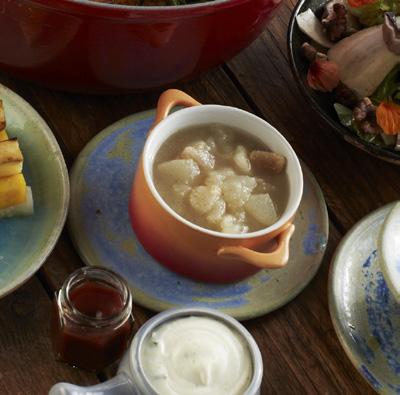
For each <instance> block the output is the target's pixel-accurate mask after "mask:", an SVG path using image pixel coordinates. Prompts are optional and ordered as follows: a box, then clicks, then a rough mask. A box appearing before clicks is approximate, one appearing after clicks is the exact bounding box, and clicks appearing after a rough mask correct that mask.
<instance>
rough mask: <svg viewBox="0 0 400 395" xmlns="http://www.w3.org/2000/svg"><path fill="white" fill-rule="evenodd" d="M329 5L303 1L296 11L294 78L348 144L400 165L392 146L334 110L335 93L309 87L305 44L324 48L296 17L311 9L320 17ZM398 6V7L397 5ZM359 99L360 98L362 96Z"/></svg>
mask: <svg viewBox="0 0 400 395" xmlns="http://www.w3.org/2000/svg"><path fill="white" fill-rule="evenodd" d="M382 1H383V0H377V1H376V4H377V5H378V3H380V2H382ZM385 1H386V0H385ZM326 3H327V1H326V0H301V1H299V3H298V4H297V6H296V7H295V9H294V11H293V14H292V17H291V20H290V24H289V29H288V37H287V46H288V55H289V61H290V66H291V69H292V73H293V76H294V79H295V81H296V83H297V85H298V87H299V89H300V91H301V93H302V95H303V96H304V97H305V98H306V99H307V100H308V102H309V103H310V104H311V106H312V108H313V109H314V110H315V112H317V113H318V114H319V116H320V117H321V118H322V119H324V121H325V122H326V123H327V124H328V125H329V127H330V128H331V129H332V130H334V131H335V132H336V133H337V134H338V135H339V136H341V137H342V138H343V139H344V140H345V141H347V142H349V143H351V144H352V145H354V146H356V147H357V148H359V149H361V150H363V151H365V152H367V153H368V154H370V155H372V156H375V157H377V158H380V159H382V160H384V161H387V162H391V163H394V164H400V152H399V151H396V150H395V149H394V148H393V147H389V146H387V145H386V144H385V142H384V141H383V142H381V141H376V142H373V141H372V140H373V138H372V137H371V136H367V135H363V134H362V133H359V131H357V130H355V129H353V125H354V124H352V113H351V110H350V111H348V110H347V109H345V108H344V107H342V106H340V105H339V106H337V105H336V106H337V108H336V110H335V101H336V100H335V95H334V93H330V92H328V93H325V92H320V91H317V90H314V89H312V88H311V87H310V85H309V83H308V81H307V74H308V70H309V65H310V62H309V61H308V60H307V59H306V58H305V57H304V56H303V51H302V44H303V43H305V42H308V43H313V44H312V45H314V46H315V47H316V49H317V50H319V51H320V50H321V48H322V47H320V46H318V45H315V43H314V41H313V40H312V38H310V37H309V35H306V34H304V33H303V31H302V30H301V29H300V27H299V25H298V22H297V18H298V16H299V15H300V14H302V13H304V12H305V11H307V10H308V9H310V10H312V11H313V12H314V13H315V15H316V16H317V17H318V16H321V15H322V12H323V10H322V8H323V5H325V4H326ZM394 3H395V2H394ZM395 7H398V6H396V5H395ZM397 20H399V19H397ZM397 23H398V22H397ZM350 37H351V36H350ZM322 50H323V52H327V50H326V49H324V48H322ZM360 65H361V64H360ZM397 74H399V73H397ZM388 78H389V75H388V76H387V77H386V78H385V80H384V81H383V82H382V83H381V84H380V87H379V88H378V89H377V90H376V91H375V92H374V95H376V92H377V91H379V90H381V88H382V86H383V85H384V84H385V83H386V85H387V80H388ZM368 96H370V95H368ZM362 97H364V96H362ZM371 97H372V95H371ZM359 98H361V96H360V97H359Z"/></svg>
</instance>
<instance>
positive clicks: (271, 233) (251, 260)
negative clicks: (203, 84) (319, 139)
mask: <svg viewBox="0 0 400 395" xmlns="http://www.w3.org/2000/svg"><path fill="white" fill-rule="evenodd" d="M176 105H183V106H186V107H188V108H184V109H182V110H179V111H177V112H174V113H173V114H171V115H169V112H170V110H171V109H172V108H173V107H174V106H176ZM205 123H221V124H225V125H227V126H233V127H236V128H239V129H242V130H243V131H245V132H246V133H249V134H250V135H252V136H255V137H257V138H258V139H259V140H262V141H263V142H264V143H265V144H266V145H267V146H268V147H269V148H270V149H271V150H272V151H274V152H277V153H279V154H282V155H284V156H285V157H286V159H287V166H286V174H287V177H288V181H289V198H288V203H287V205H286V209H285V210H284V212H283V213H282V215H281V216H280V218H279V220H278V221H277V222H276V223H275V224H273V225H271V226H269V227H267V228H264V229H261V230H258V231H256V232H251V233H245V234H228V233H222V232H217V231H213V230H210V229H205V228H202V227H200V226H198V225H196V224H193V223H191V222H189V221H188V220H186V219H185V218H183V217H181V216H180V215H179V214H177V213H176V212H175V211H173V210H172V209H171V208H170V207H169V206H168V205H167V204H166V203H165V201H164V200H163V199H162V197H161V196H160V194H159V193H158V192H157V190H156V187H155V185H154V182H153V178H152V174H153V162H154V158H155V156H156V154H157V152H158V150H159V149H160V147H161V146H162V144H163V143H164V142H165V141H166V140H167V139H168V138H169V137H170V136H171V135H173V134H174V133H176V132H177V131H179V130H181V129H184V128H187V127H190V126H194V125H199V124H205ZM302 193H303V175H302V171H301V167H300V163H299V160H298V158H297V156H296V154H295V152H294V151H293V149H292V147H291V146H290V144H289V143H288V142H287V141H286V139H285V138H284V137H283V136H282V135H281V134H280V133H279V132H278V131H277V130H276V129H274V128H273V127H272V126H271V125H269V124H268V123H267V122H265V121H264V120H262V119H261V118H258V117H256V116H255V115H253V114H250V113H248V112H246V111H243V110H240V109H237V108H233V107H226V106H219V105H200V103H198V102H197V101H196V100H194V99H193V98H191V97H190V96H188V95H187V94H185V93H183V92H181V91H178V90H175V89H171V90H168V91H166V92H164V93H163V94H162V95H161V97H160V99H159V102H158V106H157V114H156V120H155V123H154V125H153V127H152V130H151V132H150V134H149V136H148V138H147V141H146V144H145V147H144V150H143V153H142V157H141V160H140V164H139V166H138V169H137V171H136V176H135V181H134V184H133V187H132V193H131V197H130V202H129V212H130V217H131V222H132V226H133V229H134V231H135V233H136V235H137V237H138V239H139V240H140V242H141V243H142V245H143V246H144V248H145V249H146V250H147V251H148V252H149V253H150V254H151V255H152V256H153V257H154V258H155V259H156V260H157V261H158V262H159V263H161V264H163V265H165V266H166V267H168V268H169V269H171V270H173V271H175V272H177V273H180V274H182V275H185V276H188V277H191V278H193V279H196V280H201V281H208V282H221V283H222V282H233V281H238V280H241V279H243V278H245V277H248V276H250V275H252V274H254V273H256V272H257V271H259V270H261V269H278V268H281V267H283V266H285V265H286V263H287V261H288V259H289V240H290V237H291V235H292V234H293V231H294V225H293V224H292V220H293V217H294V215H295V213H296V211H297V209H298V207H299V204H300V200H301V197H302Z"/></svg>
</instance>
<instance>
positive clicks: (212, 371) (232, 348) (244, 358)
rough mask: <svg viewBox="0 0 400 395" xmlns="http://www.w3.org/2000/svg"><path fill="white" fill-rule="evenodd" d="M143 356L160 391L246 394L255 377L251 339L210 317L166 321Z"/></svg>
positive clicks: (172, 394)
mask: <svg viewBox="0 0 400 395" xmlns="http://www.w3.org/2000/svg"><path fill="white" fill-rule="evenodd" d="M140 360H141V364H142V367H143V371H144V374H145V377H146V379H147V380H148V382H149V383H150V384H151V386H152V387H153V388H154V390H155V391H156V392H157V394H160V395H242V394H244V393H245V392H246V390H247V388H248V387H249V385H250V382H251V379H252V376H253V367H252V358H251V354H250V350H249V348H248V345H247V342H246V340H245V339H244V338H243V337H242V336H241V335H240V334H239V333H238V332H236V331H235V330H233V329H231V328H230V327H229V326H227V325H225V324H224V323H222V322H220V321H218V320H215V319H212V318H208V317H195V316H192V317H185V318H179V319H176V320H174V321H171V322H166V323H164V324H162V325H161V326H160V327H158V328H156V329H155V330H153V331H152V333H151V335H150V336H148V337H147V339H145V341H144V343H143V346H142V350H141V355H140Z"/></svg>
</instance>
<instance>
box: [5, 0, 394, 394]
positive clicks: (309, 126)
mask: <svg viewBox="0 0 400 395" xmlns="http://www.w3.org/2000/svg"><path fill="white" fill-rule="evenodd" d="M287 4H288V5H287V6H285V7H286V8H283V9H282V10H281V12H280V13H279V14H278V15H277V18H276V19H275V20H274V21H273V22H272V24H271V26H270V30H269V31H268V32H266V33H265V34H264V35H263V37H262V38H261V39H260V40H258V41H257V42H256V43H255V44H254V45H253V46H252V47H250V48H249V49H248V50H247V51H245V52H244V53H243V54H242V55H240V56H239V57H237V58H236V59H235V60H233V61H232V62H230V63H229V68H227V69H223V68H219V69H216V70H214V71H212V72H210V73H208V74H207V75H205V76H204V77H203V78H201V79H199V80H197V81H195V82H192V83H187V84H183V85H181V86H180V88H181V89H184V90H186V91H187V92H188V93H189V94H191V95H193V96H194V97H196V98H197V99H198V100H200V101H201V102H204V103H220V104H226V105H233V106H237V107H240V108H243V109H247V110H248V109H252V110H253V111H255V112H256V113H257V114H259V115H261V116H263V117H264V118H266V119H267V120H269V121H270V122H271V123H273V124H274V125H276V126H277V127H278V128H279V129H280V130H281V131H283V132H284V134H285V135H286V136H287V138H288V139H289V140H290V141H291V143H292V144H293V145H294V147H295V148H296V150H297V151H298V152H299V153H300V155H301V156H302V157H303V158H304V159H305V160H306V162H307V163H308V164H309V165H311V168H312V170H313V171H315V173H316V175H317V178H318V179H319V181H320V182H321V183H322V186H323V189H324V192H325V193H326V196H327V200H328V203H329V205H330V208H331V210H332V212H333V213H334V214H335V216H336V217H337V219H338V220H339V226H343V227H344V228H346V227H348V226H350V225H351V224H352V223H353V222H354V221H355V217H356V214H354V208H357V210H358V211H357V210H356V213H357V215H358V214H359V213H361V212H363V211H365V212H367V211H369V210H370V208H371V206H373V204H375V203H376V200H372V201H371V200H370V197H371V195H374V193H373V192H369V189H368V188H367V187H369V184H368V183H367V182H364V181H363V180H362V177H360V174H359V172H357V171H356V170H357V169H358V168H360V167H356V165H358V166H361V164H362V165H363V166H366V167H367V168H368V171H370V169H369V167H371V166H372V165H368V164H365V163H364V162H365V155H364V154H362V153H359V152H357V151H356V150H354V152H355V158H354V157H353V149H352V148H351V147H349V146H347V145H345V144H344V143H342V142H340V141H339V140H338V139H337V138H336V137H335V136H333V135H332V134H331V133H330V132H328V131H326V130H325V128H324V126H323V125H322V123H321V122H319V121H318V120H317V119H316V117H315V116H314V115H313V114H312V113H311V112H310V110H309V109H308V108H307V106H305V105H304V103H303V102H300V103H302V104H301V106H299V105H298V101H297V100H298V99H299V93H298V92H297V88H296V86H295V85H294V83H293V81H292V79H291V75H290V73H289V69H288V66H287V64H286V59H285V50H284V40H285V27H286V24H287V19H288V14H289V7H291V6H292V5H290V3H289V2H288V3H287ZM231 78H232V79H233V81H234V82H235V83H236V86H235V84H234V83H232V80H231ZM0 82H4V83H5V84H6V85H8V86H10V87H11V88H12V89H14V90H15V91H17V93H19V94H21V95H22V96H23V97H24V98H26V99H27V100H28V101H29V102H30V103H31V104H32V105H33V106H34V107H35V108H36V109H37V110H38V111H39V113H41V114H42V116H43V117H44V118H45V120H46V121H47V122H48V123H49V125H50V127H51V128H52V129H53V131H54V133H55V134H56V137H57V139H58V141H59V142H60V145H61V147H62V150H63V152H64V154H65V156H66V159H67V162H68V165H71V164H72V162H73V160H74V159H75V157H76V156H77V154H78V153H79V152H80V150H81V149H82V148H83V146H84V145H85V144H86V143H87V142H88V141H89V140H90V139H91V138H92V137H93V136H94V135H95V134H96V133H98V132H99V131H100V130H102V129H103V128H104V127H106V126H108V125H109V124H111V123H112V122H114V121H116V120H118V119H120V118H121V117H123V116H126V115H129V114H131V113H134V112H137V111H141V110H145V109H149V108H153V107H154V106H155V104H156V100H157V96H158V94H159V91H155V92H152V93H148V94H138V95H129V96H120V97H93V96H84V95H71V94H65V93H60V92H53V91H49V90H46V89H42V88H39V87H36V86H33V85H31V84H28V83H25V82H20V81H15V80H12V79H8V78H6V77H4V76H0ZM335 152H340V153H341V154H340V156H339V155H337V154H335ZM354 161H355V162H354ZM321 162H322V163H321ZM336 162H340V163H336ZM372 162H373V160H372ZM335 166H338V167H337V168H338V169H339V170H340V171H341V172H342V171H343V169H345V168H346V166H350V167H351V170H350V172H349V173H348V174H350V175H351V176H352V179H351V181H349V180H347V182H345V181H346V180H344V179H345V177H344V175H343V174H336V173H337V171H336V168H335ZM368 166H369V167H368ZM376 166H378V167H379V165H378V164H377V165H376ZM372 167H373V166H372ZM361 168H363V169H364V167H361ZM373 171H374V172H375V173H376V174H378V173H379V171H378V170H373ZM376 174H375V175H374V177H375V176H376ZM355 178H357V180H358V179H360V183H359V185H358V186H355V183H354V182H353V181H354V179H355ZM372 179H374V178H372ZM338 182H341V183H342V184H340V183H339V186H337V183H338ZM348 184H351V186H352V187H351V188H350V189H348V190H349V192H348V194H344V192H345V191H346V188H348V187H349V185H348ZM353 184H354V185H353ZM337 188H338V189H339V190H340V191H337V190H336V189H337ZM394 192H395V188H394V189H393V191H390V187H389V188H383V189H382V192H381V193H382V194H385V196H386V198H390V196H391V193H394ZM350 193H351V195H350ZM375 194H376V193H375ZM348 196H352V198H351V199H348ZM358 196H359V197H360V198H357V197H358ZM375 199H376V198H375ZM340 236H341V235H340V233H339V232H338V231H337V230H336V228H335V227H332V229H331V241H330V247H329V252H328V253H327V255H326V258H325V260H324V264H323V267H322V269H321V270H320V272H319V273H318V275H317V277H316V278H315V279H314V281H313V282H312V283H311V285H310V286H309V287H308V288H307V289H306V290H305V291H304V292H303V293H302V294H301V295H300V296H299V297H298V298H297V299H295V300H294V301H293V302H291V303H290V304H288V305H287V306H285V307H284V308H282V309H280V310H279V311H277V312H274V313H272V314H269V315H267V316H265V317H261V318H259V319H256V320H252V321H249V322H246V326H247V327H248V328H249V330H250V331H251V333H252V334H253V335H254V336H255V338H256V340H257V342H258V344H259V345H260V348H261V350H262V353H263V358H264V365H265V372H264V381H263V391H262V393H263V394H271V393H276V394H302V393H307V394H314V393H326V394H337V393H351V394H369V393H372V390H370V389H369V387H368V385H367V384H366V383H365V382H364V381H363V380H362V378H361V376H359V375H358V373H357V372H356V371H355V369H354V368H353V367H352V366H351V364H350V362H349V361H348V359H347V358H346V357H345V355H344V352H343V350H342V349H341V347H340V345H339V342H338V340H337V338H336V336H335V333H334V331H333V328H332V324H331V321H330V318H329V312H328V306H327V296H326V293H327V289H326V284H327V273H328V265H329V260H330V258H331V255H332V251H333V248H334V247H335V246H336V244H337V242H338V240H339V238H340ZM81 264H82V262H81V261H80V259H79V258H78V256H77V255H76V253H75V252H74V251H73V247H72V245H71V242H70V240H69V238H68V236H67V235H66V233H65V232H64V234H63V235H62V238H61V240H60V242H59V243H58V245H57V247H56V249H55V251H54V252H53V254H52V255H51V256H50V258H49V259H48V261H47V263H46V264H45V265H44V267H43V268H42V270H41V271H40V279H41V280H42V281H43V283H44V284H45V286H46V289H47V290H48V291H49V293H50V294H51V293H52V292H53V291H54V290H55V289H57V288H59V287H60V285H61V283H62V281H63V280H64V279H65V277H66V276H67V275H68V274H69V273H70V272H71V271H73V270H74V269H75V268H77V267H79V266H80V265H81ZM150 315H151V313H150V312H148V311H145V310H143V309H141V308H136V309H135V317H136V320H137V322H138V324H141V323H143V322H144V321H145V320H146V319H147V318H148V317H149V316H150ZM1 336H2V331H1V329H0V337H1ZM15 377H16V376H15Z"/></svg>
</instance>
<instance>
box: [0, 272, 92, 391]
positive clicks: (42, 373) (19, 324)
mask: <svg viewBox="0 0 400 395" xmlns="http://www.w3.org/2000/svg"><path fill="white" fill-rule="evenodd" d="M51 307H52V306H51V301H50V299H49V298H48V296H47V295H46V293H45V291H44V289H43V287H42V286H41V284H40V283H39V281H38V280H37V279H36V278H35V277H33V278H32V279H31V280H30V281H29V282H28V283H26V284H25V285H24V286H22V287H21V288H20V289H19V290H18V291H16V292H14V293H13V294H11V295H9V296H7V297H6V298H4V299H2V300H1V301H0V394H2V395H34V394H38V395H41V394H47V393H48V391H49V389H50V388H51V386H52V385H54V384H56V383H57V382H58V381H67V382H74V383H80V384H82V385H90V384H95V383H96V382H98V379H97V377H96V376H95V375H93V374H90V373H87V372H84V371H81V370H78V369H73V368H71V367H69V366H67V365H65V364H63V363H59V362H55V360H54V356H53V350H52V346H51V339H50V316H51Z"/></svg>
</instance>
